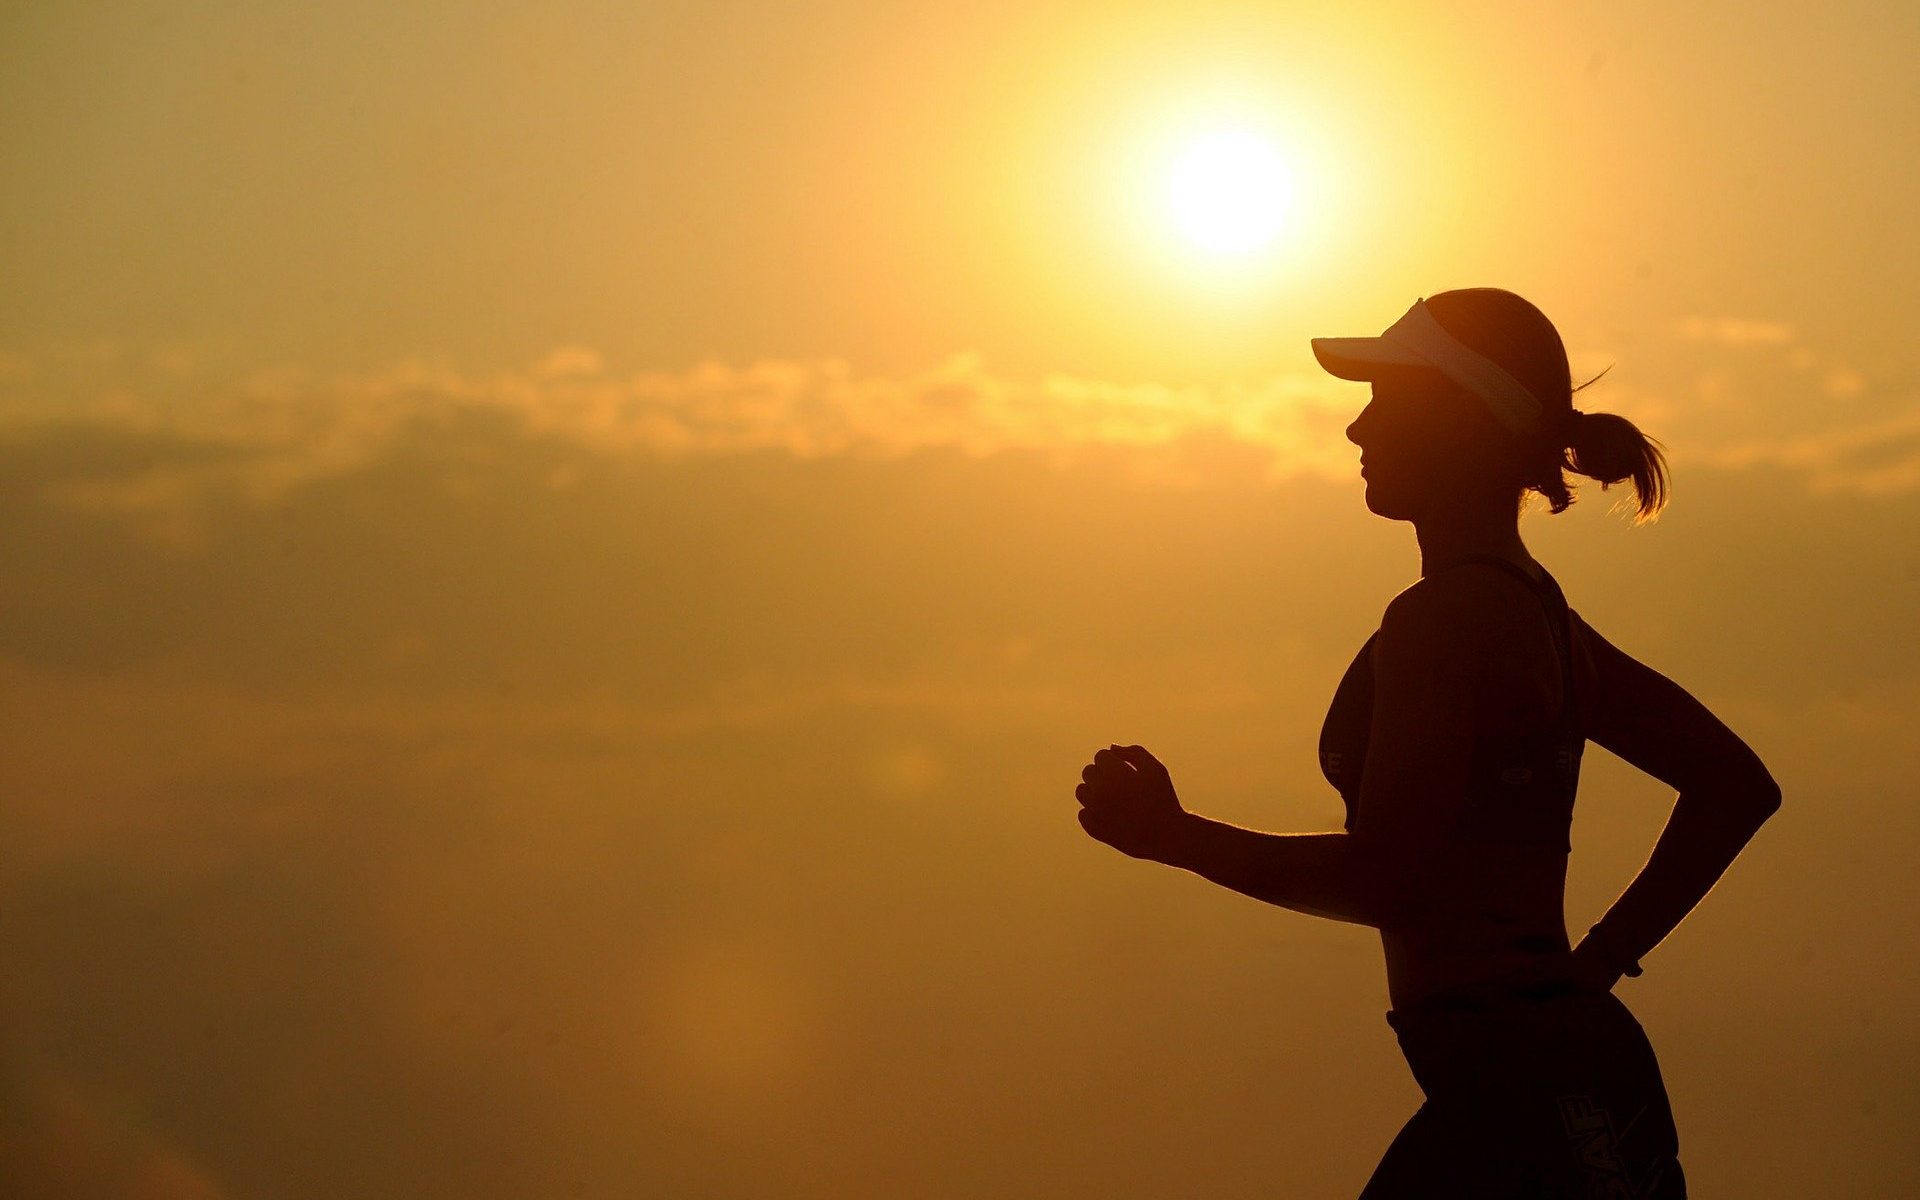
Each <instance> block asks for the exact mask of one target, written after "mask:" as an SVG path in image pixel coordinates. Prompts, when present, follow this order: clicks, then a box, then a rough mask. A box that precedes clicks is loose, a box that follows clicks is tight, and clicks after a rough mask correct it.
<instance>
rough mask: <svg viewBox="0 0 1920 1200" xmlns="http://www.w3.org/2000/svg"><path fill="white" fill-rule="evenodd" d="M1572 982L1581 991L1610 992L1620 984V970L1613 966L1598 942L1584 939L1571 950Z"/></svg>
mask: <svg viewBox="0 0 1920 1200" xmlns="http://www.w3.org/2000/svg"><path fill="white" fill-rule="evenodd" d="M1573 981H1574V982H1575V983H1577V984H1579V985H1580V988H1581V989H1582V990H1583V991H1589V992H1611V991H1612V990H1613V985H1614V984H1616V983H1619V982H1620V968H1619V967H1616V966H1614V965H1613V960H1612V959H1611V958H1609V957H1608V955H1607V952H1606V950H1605V949H1604V948H1603V947H1602V946H1601V945H1600V943H1599V942H1597V941H1595V940H1594V939H1593V938H1592V937H1584V938H1581V939H1580V944H1579V945H1578V946H1575V947H1574V948H1573Z"/></svg>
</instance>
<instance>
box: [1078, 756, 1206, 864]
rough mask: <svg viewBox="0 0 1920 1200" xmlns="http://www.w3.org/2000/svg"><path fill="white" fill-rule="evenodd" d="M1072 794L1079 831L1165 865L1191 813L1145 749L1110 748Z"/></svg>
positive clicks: (1095, 759)
mask: <svg viewBox="0 0 1920 1200" xmlns="http://www.w3.org/2000/svg"><path fill="white" fill-rule="evenodd" d="M1080 779H1081V783H1080V786H1079V787H1077V788H1075V789H1073V794H1074V797H1075V798H1076V799H1078V800H1079V801H1080V827H1081V828H1082V829H1085V830H1086V831H1087V833H1088V834H1089V835H1091V836H1092V837H1093V838H1094V839H1096V840H1098V841H1102V842H1105V843H1106V844H1107V845H1109V846H1112V847H1113V848H1114V849H1115V850H1118V851H1120V852H1121V853H1122V854H1129V855H1132V856H1133V857H1134V858H1150V859H1154V860H1156V861H1160V862H1164V861H1166V857H1167V855H1168V854H1169V853H1170V852H1171V851H1172V849H1173V848H1174V846H1175V845H1176V844H1177V842H1178V840H1179V837H1180V834H1181V832H1182V831H1183V830H1184V829H1185V828H1186V827H1187V824H1188V823H1189V821H1190V820H1191V817H1192V814H1190V813H1188V812H1187V810H1186V809H1184V808H1181V807H1180V800H1179V798H1178V797H1177V796H1175V795H1174V794H1173V779H1172V778H1171V777H1170V776H1169V775H1168V774H1167V769H1166V768H1165V767H1163V766H1161V765H1160V760H1159V759H1157V758H1155V757H1154V756H1153V755H1151V754H1149V753H1147V751H1146V748H1145V747H1143V746H1110V747H1108V748H1107V749H1105V750H1101V751H1099V752H1098V753H1096V754H1095V755H1094V756H1093V761H1092V762H1090V763H1088V764H1087V765H1086V767H1085V768H1084V769H1083V770H1082V771H1081V772H1080Z"/></svg>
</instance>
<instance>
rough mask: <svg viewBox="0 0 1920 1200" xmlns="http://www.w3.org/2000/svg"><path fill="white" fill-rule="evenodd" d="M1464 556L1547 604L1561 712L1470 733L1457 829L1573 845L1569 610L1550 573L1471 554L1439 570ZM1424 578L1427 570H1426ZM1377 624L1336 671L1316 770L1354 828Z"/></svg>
mask: <svg viewBox="0 0 1920 1200" xmlns="http://www.w3.org/2000/svg"><path fill="white" fill-rule="evenodd" d="M1470 562H1481V563H1487V564H1489V565H1491V566H1496V567H1499V568H1502V569H1503V570H1506V571H1508V572H1511V573H1512V574H1513V575H1514V576H1515V577H1516V578H1518V579H1520V580H1521V581H1522V582H1524V583H1525V584H1526V585H1527V587H1528V588H1529V589H1531V590H1532V591H1533V593H1534V594H1535V595H1536V596H1537V597H1539V599H1540V602H1541V603H1542V604H1543V605H1544V606H1545V607H1546V610H1547V625H1548V627H1549V629H1550V630H1551V631H1552V633H1553V642H1554V648H1555V649H1556V650H1558V651H1559V655H1560V675H1561V679H1562V681H1563V682H1562V688H1563V690H1562V696H1563V697H1564V699H1563V701H1562V703H1561V706H1560V715H1559V718H1558V719H1557V720H1555V721H1553V722H1552V723H1550V724H1548V725H1547V726H1545V727H1544V728H1542V729H1540V730H1538V731H1536V732H1533V733H1530V734H1525V735H1520V736H1512V735H1508V736H1503V737H1498V738H1495V737H1489V736H1485V735H1476V736H1475V738H1474V742H1473V752H1472V757H1471V760H1470V765H1469V767H1468V775H1467V802H1466V807H1465V810H1464V811H1463V812H1462V814H1461V816H1460V822H1459V825H1458V826H1457V827H1456V828H1455V834H1456V836H1459V837H1461V838H1464V839H1467V840H1470V841H1479V842H1500V843H1507V844H1520V845H1536V846H1553V847H1556V848H1558V849H1560V850H1561V851H1563V852H1569V851H1571V850H1572V849H1573V843H1572V840H1571V839H1570V837H1569V833H1570V831H1571V829H1572V825H1573V794H1574V789H1575V788H1577V787H1578V786H1579V782H1580V754H1581V751H1582V750H1584V749H1585V748H1586V736H1585V734H1583V733H1582V732H1581V728H1582V726H1581V722H1580V708H1579V697H1578V696H1577V695H1576V694H1575V692H1574V686H1573V628H1572V614H1571V612H1570V610H1569V609H1568V608H1567V600H1566V597H1565V596H1564V595H1563V594H1562V593H1561V591H1560V585H1559V584H1557V583H1555V582H1554V579H1553V576H1551V575H1547V574H1545V572H1544V570H1543V572H1542V578H1540V579H1535V578H1534V577H1533V576H1531V575H1529V574H1528V573H1527V572H1526V571H1525V570H1524V569H1523V568H1522V567H1521V566H1520V565H1519V564H1517V563H1513V562H1509V561H1507V560H1506V559H1504V558H1496V557H1494V556H1493V555H1490V554H1476V555H1473V556H1471V557H1468V558H1463V559H1460V560H1459V561H1458V562H1455V563H1450V564H1448V566H1447V567H1445V568H1442V569H1443V570H1451V569H1452V568H1453V567H1456V566H1462V565H1464V564H1466V563H1470ZM1429 578H1430V577H1429ZM1378 637H1379V633H1378V632H1377V631H1376V632H1375V633H1374V634H1373V635H1372V636H1371V637H1369V638H1367V641H1366V644H1365V645H1363V646H1361V647H1360V653H1358V654H1357V655H1355V656H1354V659H1353V663H1352V665H1350V666H1349V667H1348V668H1347V672H1346V674H1345V675H1344V676H1342V677H1341V679H1340V686H1339V687H1338V688H1337V689H1335V691H1334V693H1333V703H1332V704H1331V705H1329V706H1328V708H1327V718H1326V721H1325V723H1324V724H1323V725H1322V726H1321V727H1320V770H1321V773H1322V774H1324V775H1325V776H1326V777H1327V782H1328V783H1331V784H1332V785H1333V786H1334V789H1335V790H1337V791H1338V792H1339V793H1340V798H1341V800H1343V801H1344V802H1345V803H1346V808H1347V821H1346V828H1347V831H1348V832H1349V833H1351V832H1352V831H1353V821H1354V817H1355V815H1356V814H1357V813H1358V811H1359V800H1360V778H1361V775H1362V773H1363V772H1364V771H1365V770H1366V760H1367V739H1368V736H1369V732H1370V727H1371V724H1372V720H1373V644H1374V640H1375V639H1376V638H1378Z"/></svg>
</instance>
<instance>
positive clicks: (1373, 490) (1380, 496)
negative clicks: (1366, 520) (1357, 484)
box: [1367, 481, 1413, 521]
mask: <svg viewBox="0 0 1920 1200" xmlns="http://www.w3.org/2000/svg"><path fill="white" fill-rule="evenodd" d="M1367 511H1368V512H1371V513H1373V514H1374V515H1375V516H1377V517H1385V518H1386V519H1387V520H1389V521H1411V520H1413V505H1411V504H1409V503H1407V498H1406V497H1405V496H1396V495H1394V494H1393V493H1392V492H1391V491H1389V490H1386V489H1384V488H1380V487H1377V486H1375V485H1374V484H1373V483H1372V482H1371V481H1369V482H1368V484H1367Z"/></svg>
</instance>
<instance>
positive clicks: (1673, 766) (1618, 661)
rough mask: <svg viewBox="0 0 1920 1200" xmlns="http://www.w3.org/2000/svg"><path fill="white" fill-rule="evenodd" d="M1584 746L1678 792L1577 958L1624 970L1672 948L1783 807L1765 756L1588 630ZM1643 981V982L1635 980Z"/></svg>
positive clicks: (1678, 689)
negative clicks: (1663, 946) (1590, 744)
mask: <svg viewBox="0 0 1920 1200" xmlns="http://www.w3.org/2000/svg"><path fill="white" fill-rule="evenodd" d="M1580 625H1581V633H1582V639H1581V640H1582V642H1583V643H1584V648H1585V650H1586V653H1587V654H1588V655H1589V656H1590V661H1591V663H1592V667H1593V673H1592V681H1593V682H1592V685H1591V686H1590V687H1589V688H1588V689H1587V690H1588V695H1587V697H1585V698H1584V700H1583V713H1584V716H1585V718H1586V724H1587V730H1586V732H1587V737H1588V738H1589V739H1590V740H1592V741H1594V742H1596V743H1598V744H1599V745H1601V746H1604V747H1605V748H1606V749H1608V750H1610V751H1612V752H1613V753H1614V754H1617V755H1619V756H1620V757H1621V758H1623V759H1625V760H1626V761H1627V762H1629V763H1631V764H1632V765H1634V766H1636V767H1638V768H1640V769H1641V770H1642V771H1645V772H1646V773H1647V774H1649V775H1652V776H1653V777H1654V778H1656V779H1658V780H1660V781H1662V782H1663V783H1665V784H1667V785H1668V786H1669V787H1672V788H1674V789H1675V790H1676V791H1678V792H1679V796H1678V797H1677V798H1676V799H1675V801H1674V805H1673V815H1672V816H1671V817H1670V818H1669V819H1668V821H1667V825H1666V828H1665V829H1664V830H1662V831H1661V833H1660V839H1659V841H1658V842H1656V843H1655V844H1654V847H1653V853H1652V854H1651V855H1650V856H1649V857H1648V859H1647V862H1646V865H1645V866H1643V867H1642V868H1641V869H1640V872H1639V874H1638V875H1636V876H1634V878H1633V881H1632V882H1631V883H1629V884H1628V885H1627V888H1626V890H1625V891H1623V892H1622V893H1621V894H1620V897H1619V898H1618V899H1617V900H1615V901H1614V902H1613V905H1612V907H1610V908H1609V909H1608V910H1607V912H1606V915H1605V916H1603V917H1601V918H1600V920H1599V921H1598V922H1596V923H1595V925H1594V927H1593V930H1592V931H1591V932H1590V933H1589V934H1588V936H1587V938H1586V940H1585V941H1583V942H1582V943H1581V946H1580V948H1579V949H1578V950H1576V954H1577V955H1580V956H1590V955H1595V954H1597V955H1598V956H1599V957H1601V958H1602V959H1605V960H1610V961H1612V962H1613V963H1614V964H1616V965H1617V966H1621V967H1624V966H1626V965H1628V964H1631V963H1633V962H1636V961H1638V959H1639V958H1640V956H1641V955H1643V954H1645V953H1646V952H1648V951H1649V950H1652V949H1653V948H1654V947H1655V946H1657V945H1659V944H1660V943H1661V942H1662V941H1664V940H1666V937H1667V935H1668V934H1669V933H1672V932H1673V929H1674V927H1675V926H1677V925H1679V924H1680V921H1681V919H1682V918H1684V917H1685V916H1686V915H1687V914H1688V913H1689V912H1691V911H1693V908H1694V906H1695V905H1697V904H1698V903H1699V902H1700V900H1701V898H1702V897H1704V896H1705V895H1706V894H1707V892H1708V891H1710V890H1712V888H1713V885H1714V884H1715V883H1716V882H1717V881H1718V880H1719V878H1720V876H1721V875H1723V874H1725V872H1726V869H1727V867H1728V866H1729V865H1731V864H1732V862H1733V860H1734V858H1735V857H1736V856H1738V855H1739V853H1740V851H1741V849H1742V848H1743V847H1745V846H1746V844H1747V842H1748V840H1750V839H1751V838H1752V837H1753V835H1754V833H1755V832H1756V831H1757V830H1758V829H1759V828H1760V826H1761V825H1762V824H1763V823H1764V822H1765V821H1766V820H1767V818H1768V817H1770V816H1772V815H1773V813H1774V812H1775V811H1776V810H1778V809H1779V807H1780V788H1779V785H1778V784H1776V783H1775V782H1774V781H1773V776H1772V775H1770V774H1768V772H1767V769H1766V767H1765V766H1764V765H1763V764H1762V763H1761V761H1760V759H1759V756H1757V755H1756V754H1754V752H1753V751H1752V749H1750V748H1749V747H1748V746H1747V744H1746V743H1745V742H1744V741H1742V740H1741V739H1740V737H1739V736H1738V735H1737V734H1735V733H1734V732H1733V731H1732V730H1731V729H1728V728H1727V727H1726V725H1725V724H1723V723H1722V722H1721V721H1720V719H1719V718H1718V717H1716V716H1714V715H1713V713H1712V712H1710V711H1708V709H1707V707H1706V706H1705V705H1703V704H1701V703H1700V702H1699V701H1698V700H1696V699H1694V698H1693V697H1692V696H1691V695H1689V694H1688V693H1687V691H1686V690H1685V689H1684V688H1682V687H1680V686H1679V685H1678V684H1676V683H1674V682H1673V681H1672V680H1670V679H1668V678H1667V677H1666V676H1664V675H1662V674H1660V673H1659V672H1658V671H1655V670H1654V669H1652V668H1651V667H1648V666H1647V665H1646V664H1644V663H1641V662H1639V661H1638V660H1636V659H1634V658H1633V657H1632V656H1630V655H1628V654H1625V653H1623V652H1622V651H1620V650H1618V649H1616V648H1615V647H1614V646H1612V645H1611V644H1609V643H1608V642H1607V640H1606V639H1605V638H1603V637H1601V636H1600V635H1599V634H1598V633H1595V632H1594V631H1593V630H1592V629H1591V628H1590V627H1587V626H1586V625H1585V622H1581V623H1580ZM1636 973H1637V972H1636Z"/></svg>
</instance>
